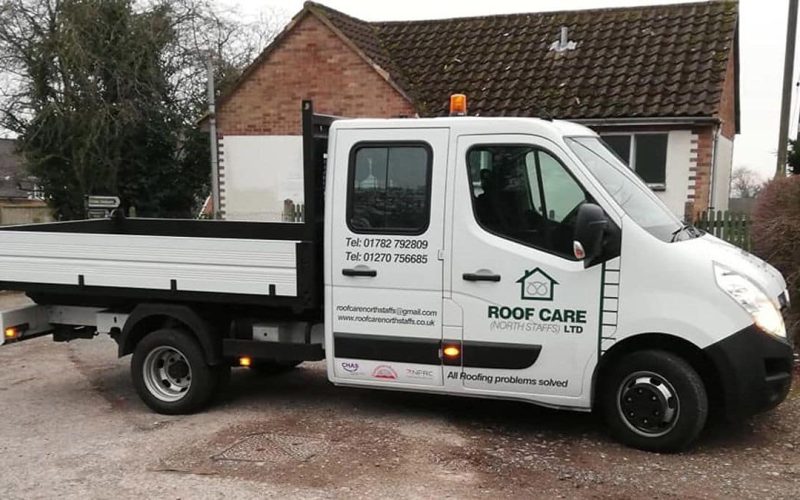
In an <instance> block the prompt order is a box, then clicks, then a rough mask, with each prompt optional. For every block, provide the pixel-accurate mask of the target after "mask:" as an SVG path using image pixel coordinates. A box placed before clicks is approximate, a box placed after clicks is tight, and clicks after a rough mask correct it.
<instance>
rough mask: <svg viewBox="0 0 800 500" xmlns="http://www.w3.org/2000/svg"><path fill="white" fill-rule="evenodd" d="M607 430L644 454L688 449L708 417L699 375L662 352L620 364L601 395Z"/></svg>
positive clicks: (641, 354)
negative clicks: (645, 452)
mask: <svg viewBox="0 0 800 500" xmlns="http://www.w3.org/2000/svg"><path fill="white" fill-rule="evenodd" d="M599 397H600V401H601V404H602V406H603V413H604V414H605V418H606V421H607V422H608V426H609V427H610V429H611V432H612V434H613V435H614V436H615V437H616V438H617V439H618V440H620V441H621V442H623V443H625V444H627V445H629V446H633V447H635V448H640V449H643V450H648V451H679V450H682V449H684V448H686V447H687V446H689V445H690V444H691V443H692V442H693V441H694V440H695V439H696V438H697V436H698V435H699V434H700V432H701V431H702V430H703V426H704V425H705V422H706V419H707V418H708V396H707V395H706V390H705V386H704V385H703V380H702V378H700V375H698V374H697V372H696V371H695V369H694V368H692V366H691V365H690V364H689V363H687V362H686V361H685V360H683V359H682V358H680V357H679V356H676V355H675V354H672V353H669V352H666V351H656V350H653V351H640V352H634V353H632V354H629V355H627V356H625V357H624V358H622V359H621V360H619V362H617V363H616V366H614V367H612V368H611V370H610V371H609V372H608V374H607V376H606V377H605V381H604V383H603V386H602V393H601V394H600V396H599Z"/></svg>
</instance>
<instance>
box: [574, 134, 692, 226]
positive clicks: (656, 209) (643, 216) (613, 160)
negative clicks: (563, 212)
mask: <svg viewBox="0 0 800 500" xmlns="http://www.w3.org/2000/svg"><path fill="white" fill-rule="evenodd" d="M567 144H568V145H569V147H570V148H571V149H572V151H573V152H574V153H575V154H576V155H577V156H578V158H579V159H580V160H581V161H582V162H583V164H584V165H586V168H587V169H588V170H589V172H591V173H592V175H594V177H595V178H596V179H597V180H598V181H600V184H602V185H603V187H604V188H605V190H606V191H608V193H609V194H610V195H611V196H612V197H613V198H614V199H615V200H616V201H617V203H619V206H620V207H622V209H623V210H624V211H625V213H626V214H628V216H629V217H630V218H631V219H633V220H634V221H635V222H636V223H637V224H639V226H641V227H642V228H643V229H645V230H646V231H647V232H649V233H650V234H652V235H653V236H655V237H656V238H658V239H660V240H663V241H672V239H673V235H674V234H675V232H676V231H677V230H679V229H680V228H681V227H683V224H681V222H680V220H678V218H677V217H675V215H673V213H672V212H670V210H669V209H668V208H667V207H666V206H665V205H664V204H663V203H661V200H659V199H658V198H657V197H656V195H654V194H653V193H652V191H650V188H648V187H647V185H645V184H644V182H642V180H641V179H639V178H638V177H637V176H636V174H634V173H633V172H632V171H631V170H630V169H629V168H628V167H626V166H625V164H624V163H622V161H621V160H620V159H619V158H618V157H617V156H616V155H615V154H614V153H613V152H612V151H611V150H610V149H609V148H608V146H606V145H605V143H604V142H603V141H601V140H600V139H599V138H597V137H570V138H567Z"/></svg>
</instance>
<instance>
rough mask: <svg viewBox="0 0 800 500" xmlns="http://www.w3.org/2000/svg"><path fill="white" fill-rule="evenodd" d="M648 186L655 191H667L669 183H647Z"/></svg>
mask: <svg viewBox="0 0 800 500" xmlns="http://www.w3.org/2000/svg"><path fill="white" fill-rule="evenodd" d="M647 187H649V188H650V189H652V190H653V191H666V190H667V185H666V184H650V183H648V184H647Z"/></svg>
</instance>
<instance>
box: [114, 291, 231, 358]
mask: <svg viewBox="0 0 800 500" xmlns="http://www.w3.org/2000/svg"><path fill="white" fill-rule="evenodd" d="M168 327H173V328H174V327H178V328H182V329H184V330H186V331H187V332H189V333H190V334H191V335H192V336H194V337H195V338H196V339H197V341H198V342H199V343H200V347H201V348H202V350H203V354H204V355H205V357H206V362H208V364H210V365H216V364H219V363H220V361H221V360H222V339H221V337H220V336H219V335H215V332H216V331H217V329H216V328H214V326H213V325H212V324H211V323H210V322H209V321H207V320H206V319H204V318H203V317H201V316H200V315H199V314H198V313H197V312H196V311H195V310H194V309H192V308H191V307H189V306H186V305H178V304H140V305H138V306H136V307H135V308H134V310H133V311H132V312H131V314H130V316H128V320H127V321H126V322H125V326H124V327H123V328H122V333H121V335H120V337H119V343H118V344H119V347H118V356H119V357H123V356H127V355H128V354H131V353H133V351H134V349H136V345H137V344H138V343H139V341H141V340H142V339H143V338H144V336H145V335H147V334H148V333H150V332H153V331H155V330H158V329H159V328H168Z"/></svg>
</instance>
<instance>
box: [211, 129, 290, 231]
mask: <svg viewBox="0 0 800 500" xmlns="http://www.w3.org/2000/svg"><path fill="white" fill-rule="evenodd" d="M220 143H221V146H220V149H221V151H222V154H223V157H222V161H221V168H220V177H221V180H220V184H221V188H220V191H221V194H220V196H221V198H222V203H220V206H221V207H222V209H223V213H224V217H225V219H227V220H243V221H269V222H279V221H281V219H282V214H283V202H284V200H286V199H291V200H292V201H294V202H295V203H303V138H302V137H301V136H295V135H247V136H231V135H226V136H225V137H224V138H223V139H221V140H220Z"/></svg>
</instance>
